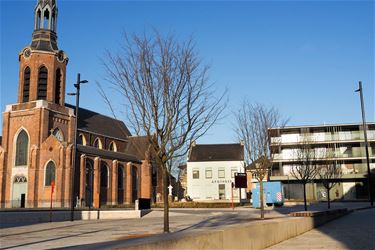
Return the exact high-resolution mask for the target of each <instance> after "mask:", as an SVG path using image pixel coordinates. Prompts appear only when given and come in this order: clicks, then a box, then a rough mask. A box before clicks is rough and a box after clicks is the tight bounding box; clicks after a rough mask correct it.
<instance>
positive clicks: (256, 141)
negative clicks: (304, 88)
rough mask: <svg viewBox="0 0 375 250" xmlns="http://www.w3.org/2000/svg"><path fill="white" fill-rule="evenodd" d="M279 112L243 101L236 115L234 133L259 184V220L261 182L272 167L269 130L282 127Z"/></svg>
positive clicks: (262, 217)
mask: <svg viewBox="0 0 375 250" xmlns="http://www.w3.org/2000/svg"><path fill="white" fill-rule="evenodd" d="M286 122H287V120H283V119H282V118H281V115H280V113H279V111H278V110H277V109H276V108H274V107H270V108H268V107H266V106H264V105H261V104H255V105H253V104H251V103H249V102H248V101H246V100H244V101H243V103H242V105H241V108H240V109H239V110H238V111H237V113H236V125H235V131H236V134H237V136H238V139H239V140H243V141H244V143H245V163H246V164H247V165H249V164H251V166H252V170H253V171H252V172H253V174H254V177H255V178H256V179H257V181H258V182H259V189H260V190H259V191H260V211H261V213H260V214H261V215H260V217H261V219H264V197H263V180H264V179H265V178H266V176H267V175H268V174H269V172H270V170H271V167H272V159H273V154H274V153H275V152H272V151H271V150H272V149H271V147H270V146H271V138H270V134H269V132H268V129H269V128H273V127H283V126H285V124H286Z"/></svg>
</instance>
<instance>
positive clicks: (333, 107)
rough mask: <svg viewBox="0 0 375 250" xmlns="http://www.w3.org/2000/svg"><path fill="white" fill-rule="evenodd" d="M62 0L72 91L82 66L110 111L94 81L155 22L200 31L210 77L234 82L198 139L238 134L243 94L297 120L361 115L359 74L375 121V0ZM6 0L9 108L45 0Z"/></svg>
mask: <svg viewBox="0 0 375 250" xmlns="http://www.w3.org/2000/svg"><path fill="white" fill-rule="evenodd" d="M57 2H58V8H59V14H58V23H57V33H58V45H59V48H60V49H63V50H64V51H65V52H66V53H67V54H68V56H69V64H68V69H67V92H72V91H73V88H72V85H73V83H74V82H75V80H76V74H77V73H78V72H80V73H81V75H82V77H83V78H84V79H87V80H89V81H90V83H89V84H88V85H85V86H83V87H82V98H81V105H82V106H83V107H86V108H89V109H92V110H96V111H98V112H101V113H104V114H110V112H109V109H108V108H107V107H106V106H105V104H104V102H103V101H102V99H101V97H100V95H99V94H98V91H97V87H96V85H95V84H94V83H95V81H99V82H102V81H103V79H104V77H105V72H104V69H103V67H102V63H101V58H103V57H104V54H105V50H106V49H109V50H110V51H113V52H115V51H117V50H118V49H119V47H120V44H121V39H122V37H123V34H124V32H127V33H133V32H136V33H143V32H149V31H151V30H152V29H153V28H155V29H157V30H159V31H160V32H161V33H162V34H167V33H169V32H173V33H174V34H175V35H176V36H177V37H178V39H181V40H184V39H187V38H189V37H190V36H193V37H194V40H195V43H196V48H197V51H198V52H199V54H200V56H201V58H202V59H203V62H204V63H206V64H208V65H210V67H211V69H210V74H209V75H210V80H211V81H212V82H215V84H216V86H217V88H218V90H219V91H223V90H224V89H225V88H227V89H228V99H229V102H228V108H227V110H226V117H225V119H223V120H221V121H220V123H219V124H218V125H217V126H215V127H214V128H213V129H211V130H210V131H209V132H208V134H207V135H206V136H204V137H203V138H202V139H200V140H199V141H198V143H225V142H235V141H236V136H235V134H234V133H233V126H234V124H233V116H232V114H233V112H234V111H235V110H236V109H238V107H239V104H240V103H241V100H242V99H244V98H246V99H248V100H250V101H251V102H254V103H263V104H265V105H274V106H276V107H277V108H278V109H279V111H280V112H281V114H282V115H283V116H284V117H289V118H290V120H289V124H288V125H311V124H323V123H352V122H360V121H361V113H360V102H359V96H358V94H357V93H354V90H355V89H356V88H357V87H358V81H359V80H362V82H363V86H364V91H365V107H366V116H367V120H368V121H374V106H375V104H374V99H375V97H374V96H375V89H374V85H375V84H374V31H375V24H374V16H375V9H374V8H375V7H374V1H235V2H233V1H163V2H156V1H139V2H138V1H104V0H103V1H73V0H61V1H59V0H58V1H57ZM0 4H1V5H0V9H1V12H0V13H1V17H0V18H1V45H0V46H1V61H0V64H1V65H0V66H1V67H0V70H1V71H0V75H1V78H0V80H1V89H0V90H1V95H0V98H1V100H0V104H1V109H2V110H4V109H5V105H6V104H9V103H15V102H16V101H17V86H18V70H19V68H18V66H19V64H18V53H19V52H20V51H21V49H22V48H23V47H25V46H26V45H28V44H29V43H30V42H31V34H32V31H33V25H34V24H33V20H34V19H33V15H34V13H33V11H34V6H35V4H36V0H35V1H34V0H32V1H31V0H30V1H17V0H12V1H10V0H5V1H4V0H0ZM66 101H67V102H70V103H73V102H74V100H73V98H72V97H67V98H66ZM114 102H115V103H116V102H119V100H117V99H115V100H114ZM123 119H124V120H125V117H123ZM0 121H2V120H0ZM125 123H126V120H125Z"/></svg>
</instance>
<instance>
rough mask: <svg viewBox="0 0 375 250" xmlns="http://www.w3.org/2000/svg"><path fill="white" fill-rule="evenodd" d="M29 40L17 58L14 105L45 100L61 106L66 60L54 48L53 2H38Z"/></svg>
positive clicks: (41, 0) (54, 10)
mask: <svg viewBox="0 0 375 250" xmlns="http://www.w3.org/2000/svg"><path fill="white" fill-rule="evenodd" d="M34 14H35V24H34V31H33V39H32V42H31V44H30V45H29V46H26V47H25V48H23V49H22V51H21V52H20V53H19V55H18V59H19V61H20V74H19V76H20V79H19V87H18V102H19V103H21V102H33V101H37V100H46V101H47V102H51V103H55V104H58V105H61V106H64V101H65V79H66V65H67V64H68V57H67V55H66V54H65V52H64V51H62V50H59V48H58V47H57V41H56V40H57V36H56V17H57V7H56V0H38V1H37V4H36V6H35V9H34Z"/></svg>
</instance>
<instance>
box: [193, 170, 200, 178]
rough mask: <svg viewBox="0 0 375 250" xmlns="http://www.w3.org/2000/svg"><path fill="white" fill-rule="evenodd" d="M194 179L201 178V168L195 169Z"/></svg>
mask: <svg viewBox="0 0 375 250" xmlns="http://www.w3.org/2000/svg"><path fill="white" fill-rule="evenodd" d="M193 179H199V170H198V169H193Z"/></svg>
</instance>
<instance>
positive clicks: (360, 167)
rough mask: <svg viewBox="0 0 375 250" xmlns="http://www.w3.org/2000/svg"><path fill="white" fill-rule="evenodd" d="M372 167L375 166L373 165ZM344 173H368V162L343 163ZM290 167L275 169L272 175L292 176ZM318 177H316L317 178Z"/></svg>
mask: <svg viewBox="0 0 375 250" xmlns="http://www.w3.org/2000/svg"><path fill="white" fill-rule="evenodd" d="M371 168H375V167H374V166H372V167H371ZM341 169H342V175H343V176H345V175H351V174H360V175H362V174H367V164H366V163H355V164H342V165H341ZM290 171H291V170H290V169H288V170H286V171H285V172H284V170H283V169H273V170H272V172H271V176H291V173H290ZM317 178H318V177H316V179H317Z"/></svg>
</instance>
